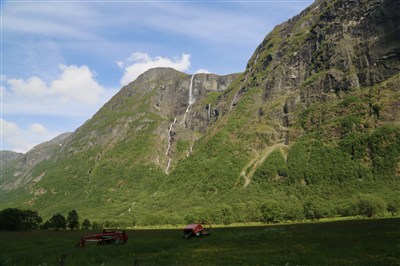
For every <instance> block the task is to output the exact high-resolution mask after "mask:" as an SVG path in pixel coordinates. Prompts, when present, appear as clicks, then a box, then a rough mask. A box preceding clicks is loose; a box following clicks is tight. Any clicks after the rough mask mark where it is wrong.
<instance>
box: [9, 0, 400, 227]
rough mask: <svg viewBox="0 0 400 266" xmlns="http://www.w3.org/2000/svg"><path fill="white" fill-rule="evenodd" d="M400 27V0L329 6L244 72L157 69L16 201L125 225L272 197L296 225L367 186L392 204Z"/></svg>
mask: <svg viewBox="0 0 400 266" xmlns="http://www.w3.org/2000/svg"><path fill="white" fill-rule="evenodd" d="M399 25H400V2H398V1H394V0H370V1H367V0H335V1H327V0H318V1H316V2H315V3H314V4H312V5H311V6H310V7H309V8H307V9H306V10H305V11H303V12H302V13H301V14H300V15H298V16H296V17H294V18H292V19H291V20H289V21H287V22H285V23H283V24H281V25H278V26H277V27H276V28H275V29H274V30H273V31H272V32H271V33H270V34H268V35H267V36H266V38H265V39H264V40H263V42H262V43H261V44H260V45H259V46H258V47H257V49H256V51H255V53H254V54H253V56H252V57H251V59H250V60H249V62H248V65H247V67H246V70H245V72H244V73H243V74H235V75H228V76H216V75H213V74H196V75H194V76H193V75H192V76H191V75H186V74H183V73H180V72H177V71H175V70H172V69H164V68H160V69H153V70H150V71H148V72H146V73H144V74H143V75H141V76H140V77H139V78H138V79H137V80H135V81H134V82H132V83H131V84H129V85H128V86H125V87H124V88H122V89H121V91H120V92H119V93H118V94H117V95H116V96H115V97H113V99H111V100H110V101H109V102H108V103H107V104H106V105H105V106H104V107H103V108H101V109H100V110H99V112H98V113H97V114H96V115H95V116H94V117H93V118H92V119H90V120H89V121H88V122H86V123H85V124H84V125H83V126H82V127H81V128H79V129H78V130H77V131H75V132H74V133H73V134H72V135H71V136H70V137H68V139H67V141H66V142H65V144H63V145H62V146H61V148H60V149H59V150H58V152H57V153H56V154H55V155H54V156H52V158H51V159H49V160H45V161H43V162H41V163H39V164H37V165H36V166H35V167H34V168H33V170H32V176H40V175H43V177H42V178H41V180H40V182H37V183H34V184H33V183H30V184H27V185H25V186H22V187H20V188H19V189H17V190H14V191H12V192H8V194H7V195H9V196H7V197H6V199H7V201H6V203H7V204H8V205H10V206H11V205H12V206H15V205H17V206H30V207H31V208H34V209H40V210H41V211H42V212H43V213H44V214H45V215H50V214H52V213H54V212H67V211H69V210H70V209H72V208H74V209H77V210H78V212H79V213H81V214H82V216H84V217H88V218H90V219H95V220H99V221H100V220H102V221H105V220H108V221H109V222H115V223H117V224H119V225H132V224H137V223H139V224H157V223H158V224H162V223H182V222H184V221H191V220H193V219H209V220H212V221H217V222H225V223H228V222H232V221H255V220H259V219H260V211H261V210H262V208H261V207H262V206H263V204H264V203H266V202H267V203H268V202H271V200H274V202H275V203H277V204H278V205H279V206H280V208H281V211H282V212H284V213H285V219H301V217H302V215H303V207H304V208H306V206H309V205H310V202H311V203H312V204H314V205H315V204H317V203H318V204H319V205H318V206H319V208H321V209H324V215H336V214H343V213H346V212H348V211H349V208H350V207H349V206H348V205H351V203H352V201H353V200H354V198H355V197H357V196H359V195H360V194H373V195H374V196H375V197H377V198H379V200H380V201H383V202H386V203H390V202H392V201H393V200H394V199H395V198H396V197H397V196H398V192H399V191H400V182H399V178H400V108H399V107H400V89H399V88H400V26H399ZM44 173H45V174H44ZM21 191H25V192H24V193H22V192H21ZM49 203H51V204H49ZM334 205H335V206H336V207H335V208H334V207H333V206H334ZM321 206H323V208H322V207H321ZM307 208H308V207H307ZM99 209H101V211H99Z"/></svg>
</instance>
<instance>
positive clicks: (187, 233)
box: [183, 223, 211, 239]
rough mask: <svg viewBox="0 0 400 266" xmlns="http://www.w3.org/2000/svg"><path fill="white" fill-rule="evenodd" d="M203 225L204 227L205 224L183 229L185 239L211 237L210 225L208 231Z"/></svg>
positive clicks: (189, 225)
mask: <svg viewBox="0 0 400 266" xmlns="http://www.w3.org/2000/svg"><path fill="white" fill-rule="evenodd" d="M203 225H204V223H198V224H188V225H187V226H186V227H185V228H184V229H183V238H185V239H188V238H192V237H202V236H208V235H210V233H211V225H209V228H208V229H206V228H204V226H203Z"/></svg>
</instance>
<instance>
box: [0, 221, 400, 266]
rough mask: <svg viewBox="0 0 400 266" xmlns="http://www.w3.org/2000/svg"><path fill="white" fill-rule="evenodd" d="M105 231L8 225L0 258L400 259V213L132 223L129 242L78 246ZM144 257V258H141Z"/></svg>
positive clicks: (0, 238)
mask: <svg viewBox="0 0 400 266" xmlns="http://www.w3.org/2000/svg"><path fill="white" fill-rule="evenodd" d="M100 231H101V230H98V231H59V232H52V231H33V232H2V233H1V235H0V246H1V260H0V265H42V266H43V265H59V262H58V261H59V259H60V257H61V256H62V254H64V253H66V254H67V259H66V264H65V265H135V260H136V265H400V218H393V219H374V220H372V219H371V220H350V221H336V222H325V223H322V222H320V223H306V224H291V225H273V226H257V227H229V228H215V229H213V231H212V234H211V236H209V237H204V238H199V239H196V238H194V239H189V240H186V239H183V238H182V230H178V229H169V230H166V229H159V230H129V231H128V234H129V241H128V243H127V244H125V245H119V246H118V245H109V246H97V245H95V244H92V245H89V244H88V245H87V246H86V247H84V248H76V247H74V245H75V243H77V242H78V240H79V238H80V236H81V235H88V234H93V233H97V232H100ZM138 263H139V264H138Z"/></svg>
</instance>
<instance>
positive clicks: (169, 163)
mask: <svg viewBox="0 0 400 266" xmlns="http://www.w3.org/2000/svg"><path fill="white" fill-rule="evenodd" d="M170 165H171V158H169V160H168V163H167V168H165V173H166V174H167V175H168V174H169V172H168V170H169V167H170Z"/></svg>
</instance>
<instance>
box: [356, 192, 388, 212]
mask: <svg viewBox="0 0 400 266" xmlns="http://www.w3.org/2000/svg"><path fill="white" fill-rule="evenodd" d="M357 207H358V214H360V215H364V216H367V217H373V216H382V215H383V214H384V212H385V210H386V203H385V202H384V201H383V200H382V199H381V198H380V197H378V196H375V195H367V194H366V195H360V196H359V197H358V200H357Z"/></svg>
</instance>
